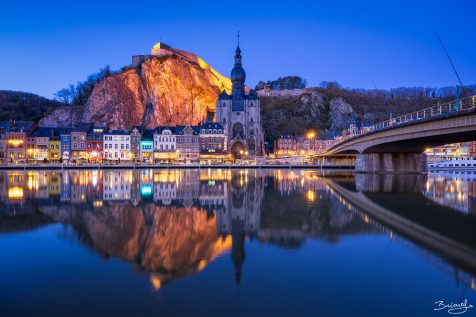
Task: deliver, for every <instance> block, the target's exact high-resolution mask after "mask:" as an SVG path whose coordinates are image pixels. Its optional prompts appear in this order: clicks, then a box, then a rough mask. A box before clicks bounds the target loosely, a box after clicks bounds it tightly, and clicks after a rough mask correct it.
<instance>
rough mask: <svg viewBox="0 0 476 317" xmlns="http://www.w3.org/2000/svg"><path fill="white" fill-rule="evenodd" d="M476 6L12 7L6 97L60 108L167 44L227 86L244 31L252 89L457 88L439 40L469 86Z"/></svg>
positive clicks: (5, 36) (1, 73) (3, 56)
mask: <svg viewBox="0 0 476 317" xmlns="http://www.w3.org/2000/svg"><path fill="white" fill-rule="evenodd" d="M475 14H476V1H474V0H467V1H458V0H456V1H451V2H448V1H447V2H444V1H437V0H435V1H417V0H415V1H394V2H392V1H365V3H364V1H352V2H351V1H349V2H347V1H325V2H321V1H294V2H292V1H286V2H284V1H283V2H282V1H273V2H266V1H241V2H240V1H235V2H232V1H226V2H212V1H194V2H186V1H153V2H152V1H150V2H149V1H129V2H121V1H99V0H96V1H89V0H84V1H76V2H64V1H31V2H30V1H3V2H1V3H0V89H8V90H21V91H28V92H33V93H37V94H40V95H42V96H46V97H53V95H54V93H55V92H56V91H57V90H59V89H61V88H63V87H66V86H67V85H69V84H70V83H75V82H77V81H81V80H84V79H85V78H86V76H87V75H88V74H90V73H93V72H96V71H97V70H99V69H100V68H102V67H103V66H105V65H107V64H109V65H111V67H112V68H113V69H119V68H120V67H122V66H124V65H128V64H130V62H131V56H132V55H135V54H146V53H149V52H150V48H151V47H152V46H153V45H154V44H155V43H156V42H158V41H159V40H162V41H164V42H165V43H168V44H170V45H171V46H173V47H177V48H180V49H183V50H186V51H190V52H193V53H196V54H197V55H199V56H200V57H202V58H203V59H204V60H205V61H207V62H208V63H209V64H210V65H211V66H212V67H214V68H215V69H217V70H218V71H219V72H221V73H222V74H224V75H227V76H228V75H229V72H230V71H231V68H232V66H233V53H234V49H235V46H236V36H235V35H236V32H237V31H238V30H240V31H241V34H242V37H241V47H242V54H243V64H244V67H245V70H246V72H247V84H248V85H249V86H252V87H254V85H255V84H256V83H257V82H258V81H259V80H268V79H275V78H277V77H279V76H285V75H300V76H302V77H304V78H306V79H307V81H308V83H309V85H310V86H316V85H318V84H319V83H320V82H321V81H330V80H335V81H338V82H339V83H341V84H342V85H343V86H345V87H352V88H373V84H372V80H373V81H374V82H375V83H376V85H377V87H378V88H391V87H401V86H429V87H439V86H447V85H455V84H456V83H457V80H456V77H455V75H454V74H453V71H452V69H451V66H450V65H449V63H448V61H447V59H446V56H445V55H444V52H443V50H442V49H441V47H440V44H439V42H438V40H437V38H436V36H435V34H434V30H438V32H439V33H440V36H441V38H442V39H443V41H444V42H445V45H446V47H447V49H448V51H449V53H450V55H451V57H452V58H453V62H454V64H455V66H456V68H457V70H458V71H459V73H460V77H461V79H462V81H463V83H464V84H473V83H476V40H475V29H476V28H475V26H474V21H475V20H474V19H475Z"/></svg>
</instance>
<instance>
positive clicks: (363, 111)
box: [258, 82, 476, 146]
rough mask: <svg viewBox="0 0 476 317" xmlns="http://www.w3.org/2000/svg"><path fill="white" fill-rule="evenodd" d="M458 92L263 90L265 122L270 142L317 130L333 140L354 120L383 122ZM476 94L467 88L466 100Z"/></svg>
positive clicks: (450, 89)
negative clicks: (332, 137)
mask: <svg viewBox="0 0 476 317" xmlns="http://www.w3.org/2000/svg"><path fill="white" fill-rule="evenodd" d="M454 93H455V88H454V87H443V88H421V87H413V88H412V87H409V88H395V89H390V90H377V89H369V90H366V89H346V88H342V87H340V85H339V84H338V83H332V82H331V83H327V84H326V85H324V87H316V88H305V89H294V90H265V89H263V90H259V91H258V94H259V95H260V97H261V98H260V99H261V118H262V123H263V127H264V129H265V133H266V140H267V141H268V142H269V144H270V145H271V146H272V141H273V140H275V139H276V138H278V137H279V136H280V135H282V134H291V135H304V134H305V133H306V132H307V131H309V130H315V131H317V132H318V134H319V135H320V136H328V137H331V136H332V135H335V134H336V133H340V132H341V131H342V130H343V129H345V128H348V127H349V123H350V122H351V120H352V119H353V118H359V119H361V120H362V121H368V122H374V123H375V122H379V121H382V120H386V119H388V118H389V116H390V113H391V114H392V115H393V116H398V115H401V114H404V113H408V112H412V111H415V110H418V109H422V108H425V107H429V106H433V105H436V104H438V102H445V101H449V100H453V99H454ZM474 94H476V86H475V85H471V86H465V91H464V95H463V96H469V95H474Z"/></svg>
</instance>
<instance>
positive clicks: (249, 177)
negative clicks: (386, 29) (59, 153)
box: [0, 169, 476, 287]
mask: <svg viewBox="0 0 476 317" xmlns="http://www.w3.org/2000/svg"><path fill="white" fill-rule="evenodd" d="M465 182H467V180H457V181H454V180H445V184H446V185H445V186H443V187H442V188H443V189H445V192H449V193H451V196H448V195H442V196H441V197H444V198H446V197H451V198H453V196H454V195H456V197H457V198H458V197H459V196H461V195H463V194H464V195H465V198H464V199H463V200H464V201H467V200H469V202H468V204H469V206H474V205H476V204H473V203H472V200H473V197H476V194H475V193H476V191H474V190H470V186H472V187H471V188H472V189H474V188H476V186H475V185H474V182H468V184H467V185H465ZM432 184H433V185H432ZM439 184H440V179H439V178H434V183H432V182H430V183H428V184H427V187H428V188H426V194H427V195H429V194H431V193H439V192H440V191H439V190H438V191H436V190H431V189H432V188H433V187H435V188H436V189H438V188H440V187H438V186H440V185H439ZM463 185H464V186H463ZM452 186H453V187H454V189H452V188H453V187H452ZM473 187H474V188H473ZM265 191H266V197H265ZM461 191H462V192H463V193H462V194H459V193H460V192H461ZM454 192H456V193H454ZM350 208H351V206H350V204H348V203H347V202H345V201H342V200H341V198H340V197H338V196H336V195H335V193H334V194H333V193H332V191H329V189H328V186H327V185H326V183H325V182H322V181H320V180H319V178H318V177H317V175H316V174H315V173H314V172H311V171H308V172H304V171H301V172H299V171H293V170H290V171H288V170H228V169H200V170H197V169H196V170H166V169H157V170H153V169H137V170H65V171H5V172H0V220H1V219H4V218H2V217H4V216H7V217H16V216H22V215H28V214H32V213H34V214H36V216H38V213H40V216H41V214H42V215H44V216H45V217H44V219H43V220H42V221H40V222H38V224H41V225H44V224H45V223H48V222H51V221H53V222H58V223H64V224H68V225H72V227H73V228H74V229H75V230H77V233H78V235H80V236H81V241H82V242H83V243H88V244H89V246H91V247H92V248H93V249H94V250H96V251H97V252H99V253H101V254H104V255H105V256H107V257H111V256H112V257H117V258H121V259H124V260H126V261H130V262H134V261H137V264H138V265H139V266H140V267H141V269H142V270H143V271H146V272H150V273H151V274H152V275H153V276H152V277H153V279H152V278H151V281H152V280H153V282H152V283H153V285H154V287H158V286H160V285H163V284H164V283H167V282H168V281H171V280H175V279H177V278H180V277H183V276H186V275H190V274H195V273H196V272H198V271H200V270H202V269H203V268H205V267H206V265H207V264H208V263H210V262H211V261H213V260H214V259H215V258H217V257H218V256H219V255H221V254H224V253H226V252H230V257H231V260H232V262H233V265H234V269H235V279H236V281H237V282H238V283H239V282H240V280H241V276H242V274H241V273H242V266H243V264H244V262H245V242H246V240H247V239H254V238H257V239H258V240H259V241H260V242H266V243H273V244H276V245H279V246H281V247H293V248H294V247H299V246H300V245H302V243H301V244H299V243H296V241H298V242H299V241H301V242H303V241H304V240H305V239H306V238H307V237H309V236H313V237H317V236H319V238H322V237H325V239H328V241H335V239H338V237H339V236H341V235H345V234H355V233H358V232H374V231H369V227H368V226H367V225H366V223H367V221H368V219H367V218H366V217H364V218H363V219H364V220H361V218H360V217H357V216H355V215H354V214H353V213H351V212H349V211H348V210H351V209H350ZM276 209H279V210H276ZM474 210H476V208H470V209H469V212H474ZM36 216H35V217H36ZM18 218H20V217H18ZM33 218H34V217H33ZM33 218H29V219H33ZM35 219H36V218H35ZM35 221H36V220H35ZM0 223H1V221H0ZM3 223H5V222H3ZM18 224H19V225H21V228H25V227H28V226H30V225H31V226H34V225H35V222H34V221H29V223H28V225H25V223H23V224H22V223H21V221H19V222H18ZM23 230H25V229H23ZM365 230H366V231H365Z"/></svg>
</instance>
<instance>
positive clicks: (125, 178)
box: [103, 170, 133, 200]
mask: <svg viewBox="0 0 476 317" xmlns="http://www.w3.org/2000/svg"><path fill="white" fill-rule="evenodd" d="M132 181H133V178H132V171H126V170H114V171H112V170H111V171H106V172H104V189H103V200H128V199H130V198H131V184H132Z"/></svg>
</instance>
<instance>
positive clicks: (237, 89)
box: [216, 45, 264, 159]
mask: <svg viewBox="0 0 476 317" xmlns="http://www.w3.org/2000/svg"><path fill="white" fill-rule="evenodd" d="M230 79H231V82H232V92H231V95H229V94H227V93H226V91H223V92H222V93H221V94H220V96H219V98H218V101H217V104H216V121H217V122H220V123H221V124H222V125H223V127H224V128H225V131H226V132H227V135H228V152H229V153H231V154H232V156H233V157H234V158H235V159H241V158H247V157H251V158H252V157H256V156H262V155H263V154H264V132H263V128H262V126H261V114H260V101H259V98H258V94H257V93H256V92H255V91H254V90H250V91H249V93H248V94H247V93H246V92H245V80H246V73H245V70H244V69H243V67H242V65H241V50H240V46H239V45H238V46H237V48H236V51H235V65H234V67H233V70H232V71H231V76H230Z"/></svg>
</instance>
